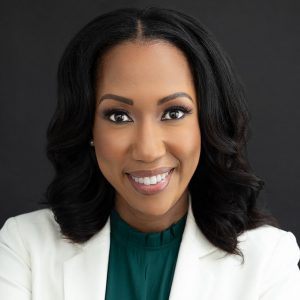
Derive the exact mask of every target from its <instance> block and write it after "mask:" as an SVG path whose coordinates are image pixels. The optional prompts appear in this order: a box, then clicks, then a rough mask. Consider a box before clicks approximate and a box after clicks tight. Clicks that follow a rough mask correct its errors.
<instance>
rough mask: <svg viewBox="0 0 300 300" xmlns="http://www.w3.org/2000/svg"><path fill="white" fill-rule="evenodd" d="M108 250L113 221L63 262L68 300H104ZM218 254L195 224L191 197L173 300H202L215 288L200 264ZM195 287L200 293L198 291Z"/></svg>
mask: <svg viewBox="0 0 300 300" xmlns="http://www.w3.org/2000/svg"><path fill="white" fill-rule="evenodd" d="M109 247H110V218H108V220H107V222H106V224H105V226H104V227H103V228H102V230H100V231H99V232H98V233H97V234H96V235H94V236H93V237H92V238H91V239H90V240H88V241H87V242H86V243H85V244H83V245H82V246H78V251H77V253H76V254H75V255H74V256H73V257H71V258H69V259H67V260H66V261H65V262H64V292H65V299H66V300H85V299H89V300H99V299H105V290H106V276H107V271H108V262H109ZM216 250H217V248H216V247H215V246H214V245H212V244H211V243H210V242H209V241H208V240H207V239H206V237H205V236H204V235H203V233H202V232H201V231H200V230H199V228H198V226H197V224H196V222H195V219H194V215H193V212H192V207H191V195H190V193H189V208H188V215H187V220H186V224H185V229H184V232H183V236H182V241H181V245H180V249H179V253H178V257H177V263H176V268H175V273H174V278H173V282H172V287H171V292H170V297H169V299H170V300H179V299H199V298H201V297H203V296H204V290H207V291H208V290H209V289H210V288H212V287H211V286H209V285H207V284H206V283H207V282H212V281H209V280H208V279H209V276H212V274H208V273H207V270H206V271H205V273H204V272H203V268H201V263H202V261H203V258H204V257H205V256H207V255H208V254H210V253H212V252H213V251H216ZM201 285H202V286H201ZM195 287H196V288H197V291H198V292H197V291H195ZM200 292H201V294H200ZM200 295H201V297H200ZM202 299H204V298H202Z"/></svg>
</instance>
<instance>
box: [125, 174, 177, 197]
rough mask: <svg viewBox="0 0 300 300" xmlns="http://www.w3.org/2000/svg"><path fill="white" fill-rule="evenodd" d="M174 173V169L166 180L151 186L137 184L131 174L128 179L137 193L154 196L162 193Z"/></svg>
mask: <svg viewBox="0 0 300 300" xmlns="http://www.w3.org/2000/svg"><path fill="white" fill-rule="evenodd" d="M173 171H174V169H172V170H171V171H170V173H169V174H168V175H167V176H166V177H165V179H163V180H162V181H161V182H159V183H157V184H150V185H145V184H141V183H138V182H136V181H135V180H134V179H133V178H132V177H131V176H130V175H129V174H127V177H128V178H129V181H130V183H131V184H132V186H133V187H134V188H135V190H136V191H138V192H139V193H141V194H143V195H153V194H156V193H158V192H161V191H162V190H164V189H165V188H166V187H167V186H168V184H169V182H170V179H171V176H172V173H173Z"/></svg>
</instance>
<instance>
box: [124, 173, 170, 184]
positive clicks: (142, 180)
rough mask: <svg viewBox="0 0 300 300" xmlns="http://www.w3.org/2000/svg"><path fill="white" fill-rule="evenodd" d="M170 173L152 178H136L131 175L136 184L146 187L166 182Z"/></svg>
mask: <svg viewBox="0 0 300 300" xmlns="http://www.w3.org/2000/svg"><path fill="white" fill-rule="evenodd" d="M168 174H169V172H166V173H163V174H159V175H156V176H151V177H134V176H132V175H130V176H131V177H132V178H133V179H134V181H135V182H138V183H141V184H145V185H150V184H157V183H159V182H161V181H162V180H164V179H165V178H166V176H168Z"/></svg>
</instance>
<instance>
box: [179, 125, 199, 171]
mask: <svg viewBox="0 0 300 300" xmlns="http://www.w3.org/2000/svg"><path fill="white" fill-rule="evenodd" d="M176 149H177V150H176V152H177V154H178V157H179V158H181V159H182V160H185V162H186V163H190V164H191V165H193V164H195V163H196V164H197V163H198V161H199V158H200V153H201V133H200V128H199V126H198V123H197V122H192V124H189V126H187V127H185V128H182V129H180V128H178V130H177V132H176Z"/></svg>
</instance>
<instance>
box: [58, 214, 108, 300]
mask: <svg viewBox="0 0 300 300" xmlns="http://www.w3.org/2000/svg"><path fill="white" fill-rule="evenodd" d="M109 247H110V219H109V218H108V221H107V222H106V224H105V226H104V227H103V229H102V230H101V231H100V232H99V233H97V234H96V235H95V236H94V237H92V238H91V239H90V240H89V241H88V242H87V243H86V244H85V245H83V246H82V247H81V248H80V250H79V253H78V254H76V255H75V256H73V257H72V258H70V259H68V260H66V261H65V262H64V293H65V299H66V300H86V299H89V300H99V299H105V289H106V276H107V270H108V261H109Z"/></svg>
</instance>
